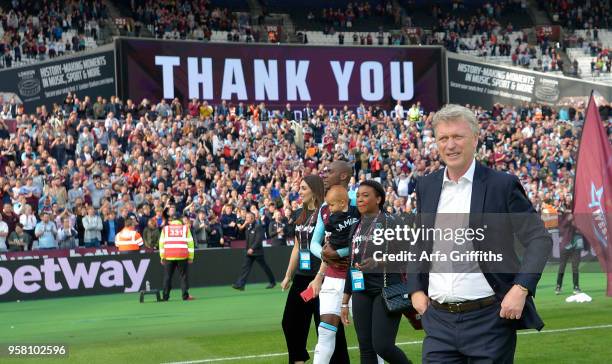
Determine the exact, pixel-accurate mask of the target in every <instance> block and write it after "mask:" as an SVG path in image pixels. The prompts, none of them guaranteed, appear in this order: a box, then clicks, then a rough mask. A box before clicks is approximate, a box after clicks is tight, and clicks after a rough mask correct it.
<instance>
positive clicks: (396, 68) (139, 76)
mask: <svg viewBox="0 0 612 364" xmlns="http://www.w3.org/2000/svg"><path fill="white" fill-rule="evenodd" d="M116 42H117V51H118V65H119V78H120V81H119V82H120V85H121V87H120V90H121V92H122V94H121V95H122V97H123V98H124V99H126V98H131V99H134V100H140V99H142V98H148V99H151V100H154V101H158V100H159V99H161V98H164V99H172V98H175V97H178V98H179V99H180V100H181V101H183V102H184V103H187V102H188V100H190V99H192V98H197V99H201V100H207V101H209V102H211V103H213V104H217V103H219V102H220V101H221V100H227V101H229V102H233V103H237V102H241V101H242V102H244V103H246V104H250V103H259V102H265V103H266V105H268V106H270V107H281V106H284V105H285V104H286V103H288V102H289V103H291V104H293V105H296V106H298V105H304V104H306V103H310V104H312V105H318V104H320V103H322V104H324V105H326V107H341V106H344V105H349V106H357V105H359V103H360V102H364V103H365V104H371V105H380V106H381V107H386V108H392V107H393V106H394V105H395V103H396V102H397V100H401V101H405V102H410V101H414V102H416V101H421V103H422V104H423V106H424V107H425V108H426V109H428V110H431V109H435V108H438V107H439V106H440V105H441V104H442V101H443V89H444V88H443V87H442V82H443V72H444V67H443V62H442V59H443V55H442V48H440V47H414V48H411V47H325V46H291V45H263V44H231V43H202V42H192V41H160V40H150V39H132V38H119V39H117V41H116Z"/></svg>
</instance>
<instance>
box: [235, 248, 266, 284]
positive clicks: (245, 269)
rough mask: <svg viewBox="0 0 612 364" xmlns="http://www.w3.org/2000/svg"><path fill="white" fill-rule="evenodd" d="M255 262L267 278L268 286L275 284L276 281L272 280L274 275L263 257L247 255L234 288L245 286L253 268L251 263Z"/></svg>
mask: <svg viewBox="0 0 612 364" xmlns="http://www.w3.org/2000/svg"><path fill="white" fill-rule="evenodd" d="M255 262H257V263H258V264H259V265H260V266H261V268H262V269H263V270H264V272H265V273H266V275H267V276H268V281H270V284H276V279H274V274H272V270H271V269H270V267H269V266H268V264H267V263H266V260H265V259H264V256H263V255H247V256H246V257H245V259H244V264H243V265H242V273H241V274H240V277H239V278H238V280H237V281H236V286H238V287H243V286H244V285H245V284H246V281H247V278H249V273H251V269H252V268H253V263H255Z"/></svg>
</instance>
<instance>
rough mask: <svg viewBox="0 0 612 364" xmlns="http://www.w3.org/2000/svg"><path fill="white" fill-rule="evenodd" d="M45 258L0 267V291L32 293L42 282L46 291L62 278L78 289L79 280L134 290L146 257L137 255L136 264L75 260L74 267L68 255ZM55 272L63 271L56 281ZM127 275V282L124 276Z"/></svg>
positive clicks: (58, 285) (59, 285)
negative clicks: (141, 257) (140, 257)
mask: <svg viewBox="0 0 612 364" xmlns="http://www.w3.org/2000/svg"><path fill="white" fill-rule="evenodd" d="M55 260H56V259H53V258H49V259H45V260H44V263H43V264H42V265H23V266H21V267H19V268H17V270H15V273H14V274H13V273H12V272H11V271H10V270H8V269H6V268H4V267H0V295H3V294H5V293H7V292H9V291H10V290H11V289H12V288H13V287H15V289H16V290H18V291H19V292H21V293H34V292H37V291H39V290H40V289H41V288H42V285H44V287H45V289H46V290H47V291H50V292H56V291H59V290H62V289H65V287H64V286H63V284H62V282H66V284H67V286H68V289H71V290H76V289H79V287H80V286H81V284H83V287H85V288H93V287H94V285H95V283H96V282H99V284H100V285H101V286H102V287H105V288H111V287H125V289H124V292H136V291H138V289H139V288H140V286H141V285H142V281H143V279H144V277H145V274H146V272H147V268H148V267H149V262H150V259H141V260H140V263H139V265H138V268H135V267H134V263H133V262H132V260H129V259H126V260H121V261H117V260H108V261H105V262H91V263H83V262H80V263H77V264H76V265H75V268H74V270H73V269H72V267H71V266H70V263H69V260H68V258H57V263H56V262H55ZM57 273H60V277H61V275H63V279H61V280H60V281H59V282H58V280H57V279H56V278H57ZM125 275H127V278H128V279H129V282H126V281H125V279H124V276H125Z"/></svg>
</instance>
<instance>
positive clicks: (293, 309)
mask: <svg viewBox="0 0 612 364" xmlns="http://www.w3.org/2000/svg"><path fill="white" fill-rule="evenodd" d="M323 191H324V186H323V179H321V177H319V176H316V175H310V176H306V177H304V179H303V180H302V183H301V184H300V192H299V193H300V197H301V198H302V205H303V207H302V208H301V209H298V210H297V211H296V212H295V213H294V214H293V216H292V218H291V220H292V222H290V224H294V225H295V245H294V246H293V251H292V252H291V259H290V260H289V266H288V267H287V273H286V274H285V279H283V281H282V283H281V288H282V289H283V290H286V289H287V288H288V287H289V285H290V284H291V281H292V280H293V284H291V289H289V295H288V296H287V303H286V304H285V311H284V313H283V332H284V333H285V340H286V341H287V349H288V351H289V363H303V362H305V361H307V360H308V359H309V358H310V355H308V351H307V350H306V342H307V339H308V332H309V331H310V322H311V320H312V317H313V316H314V319H315V323H316V326H318V325H319V321H320V320H319V299H318V297H317V296H318V294H319V292H315V295H314V296H315V297H317V298H313V299H311V300H310V301H308V302H304V300H303V299H302V297H301V296H300V293H302V292H303V291H304V290H305V289H306V288H308V287H309V286H310V283H311V282H312V279H313V278H314V276H315V274H316V273H317V272H318V271H319V265H320V264H321V261H320V260H319V259H318V258H317V257H315V256H314V255H312V254H310V249H309V247H310V239H311V238H312V232H313V231H314V227H315V225H316V223H317V215H318V212H319V207H321V204H322V203H323V193H324V192H323ZM300 253H305V254H306V255H305V256H303V254H300ZM306 257H308V259H305V258H306ZM308 266H309V267H308ZM308 268H309V269H308ZM294 273H295V275H294Z"/></svg>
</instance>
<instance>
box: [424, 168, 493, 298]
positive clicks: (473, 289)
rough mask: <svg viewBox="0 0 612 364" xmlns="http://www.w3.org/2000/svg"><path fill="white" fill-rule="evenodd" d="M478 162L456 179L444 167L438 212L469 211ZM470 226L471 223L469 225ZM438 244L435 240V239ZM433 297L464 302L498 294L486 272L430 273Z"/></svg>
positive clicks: (430, 289) (465, 212)
mask: <svg viewBox="0 0 612 364" xmlns="http://www.w3.org/2000/svg"><path fill="white" fill-rule="evenodd" d="M475 169H476V162H475V161H474V160H472V165H471V166H470V168H469V169H468V170H467V172H465V174H464V175H463V176H461V177H460V178H459V180H458V181H457V182H454V181H453V180H451V179H450V178H448V175H447V173H448V171H447V169H445V170H444V180H443V182H442V192H441V193H440V201H439V202H438V210H437V212H438V213H442V214H450V213H453V214H469V213H470V204H471V201H472V181H473V180H474V170H475ZM466 227H467V226H466ZM434 244H435V242H434ZM428 292H429V297H430V298H431V299H433V300H436V301H438V302H439V303H448V302H462V301H469V300H476V299H479V298H484V297H488V296H492V295H493V294H494V292H493V290H492V289H491V286H490V285H489V282H487V280H486V278H485V276H484V274H482V272H479V273H430V274H429V291H428Z"/></svg>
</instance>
